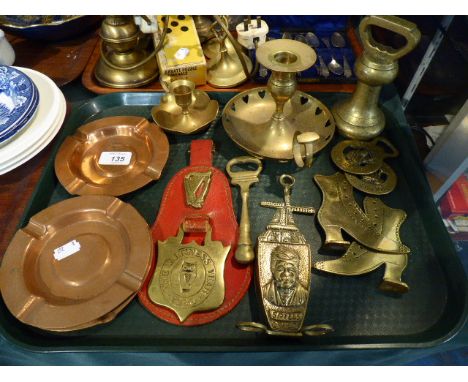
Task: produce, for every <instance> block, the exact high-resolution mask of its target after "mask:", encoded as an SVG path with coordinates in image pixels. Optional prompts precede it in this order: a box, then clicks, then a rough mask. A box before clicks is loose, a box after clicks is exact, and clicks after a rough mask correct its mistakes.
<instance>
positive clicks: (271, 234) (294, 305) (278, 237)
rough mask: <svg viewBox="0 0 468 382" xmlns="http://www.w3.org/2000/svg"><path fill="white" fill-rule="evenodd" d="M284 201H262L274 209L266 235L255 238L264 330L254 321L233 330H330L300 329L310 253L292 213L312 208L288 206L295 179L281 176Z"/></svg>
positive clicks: (322, 330)
mask: <svg viewBox="0 0 468 382" xmlns="http://www.w3.org/2000/svg"><path fill="white" fill-rule="evenodd" d="M279 182H280V184H281V185H282V186H283V188H284V202H283V203H275V202H262V203H261V205H262V206H263V207H270V208H276V209H277V211H276V212H275V215H274V216H273V219H272V221H271V223H270V224H269V225H268V226H267V230H266V232H264V233H263V234H261V235H260V236H259V238H258V250H257V281H258V286H259V288H260V294H261V300H262V306H263V309H264V313H265V316H266V319H267V321H268V327H267V326H266V325H263V324H261V323H256V322H240V323H238V324H237V327H238V328H239V329H241V330H243V331H247V332H260V333H266V334H269V335H273V336H292V337H300V336H303V335H309V336H318V335H323V334H326V333H329V332H331V331H333V328H332V327H331V326H329V325H325V324H323V325H308V326H303V323H304V319H305V316H306V313H307V306H308V301H309V294H310V280H311V268H312V253H311V249H310V245H309V244H308V243H307V241H306V240H305V238H304V236H303V235H302V233H301V232H300V231H299V228H298V227H297V226H296V225H295V223H294V219H293V216H292V214H293V212H299V213H306V214H313V213H314V212H315V210H314V209H313V208H312V207H298V206H292V205H291V189H292V186H293V185H294V182H295V179H294V178H293V177H292V176H290V175H282V176H281V177H280V180H279Z"/></svg>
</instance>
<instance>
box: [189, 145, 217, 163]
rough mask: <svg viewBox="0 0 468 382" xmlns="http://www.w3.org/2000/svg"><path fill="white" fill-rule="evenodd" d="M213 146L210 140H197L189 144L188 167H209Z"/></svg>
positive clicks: (211, 160) (211, 161)
mask: <svg viewBox="0 0 468 382" xmlns="http://www.w3.org/2000/svg"><path fill="white" fill-rule="evenodd" d="M213 150H214V145H213V141H212V140H211V139H197V140H196V141H192V143H191V144H190V166H210V167H211V165H212V163H213Z"/></svg>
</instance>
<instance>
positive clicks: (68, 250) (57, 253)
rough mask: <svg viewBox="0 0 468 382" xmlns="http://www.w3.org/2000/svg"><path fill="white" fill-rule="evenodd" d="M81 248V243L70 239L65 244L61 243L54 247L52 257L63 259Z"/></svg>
mask: <svg viewBox="0 0 468 382" xmlns="http://www.w3.org/2000/svg"><path fill="white" fill-rule="evenodd" d="M80 249H81V245H80V243H79V242H78V241H76V240H72V241H70V242H68V243H67V244H64V245H62V246H61V247H58V248H56V249H54V257H55V259H56V260H59V261H60V260H63V259H65V258H67V257H68V256H71V255H73V254H74V253H76V252H78V251H79V250H80Z"/></svg>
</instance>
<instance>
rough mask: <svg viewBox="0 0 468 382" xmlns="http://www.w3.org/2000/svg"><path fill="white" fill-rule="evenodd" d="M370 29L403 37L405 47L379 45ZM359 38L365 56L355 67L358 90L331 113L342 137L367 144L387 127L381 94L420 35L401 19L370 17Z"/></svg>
mask: <svg viewBox="0 0 468 382" xmlns="http://www.w3.org/2000/svg"><path fill="white" fill-rule="evenodd" d="M371 26H377V27H380V28H383V29H386V30H389V31H391V32H394V33H397V34H399V35H401V36H403V37H404V38H405V39H406V44H405V45H404V46H403V47H402V48H400V49H394V48H392V47H389V46H385V45H383V44H380V43H378V42H377V41H375V39H374V38H373V37H372V32H371ZM359 34H360V36H361V40H362V44H363V47H364V52H363V53H362V55H361V56H360V57H359V58H358V59H357V61H356V64H355V66H354V72H355V73H356V76H357V78H358V83H357V86H356V90H355V92H354V93H353V96H352V97H351V98H350V99H347V100H344V101H341V102H339V103H337V104H336V105H334V106H333V108H332V113H333V116H334V117H335V121H336V125H337V128H338V131H339V132H340V134H342V135H344V136H345V137H348V138H353V139H361V140H368V139H372V138H374V137H376V136H378V135H379V134H380V133H381V132H382V130H383V129H384V127H385V116H384V113H383V112H382V110H381V109H380V108H379V106H378V101H379V95H380V90H381V89H382V86H383V85H386V84H389V83H391V82H393V80H395V78H396V76H397V74H398V60H399V59H400V58H402V57H403V56H405V55H406V54H408V53H409V52H411V51H412V50H413V49H414V48H415V47H416V45H417V44H418V42H419V39H420V37H421V32H420V31H419V29H418V28H417V26H416V24H414V23H412V22H409V21H407V20H404V19H401V18H399V17H395V16H367V17H365V18H364V19H363V20H362V21H361V23H360V24H359Z"/></svg>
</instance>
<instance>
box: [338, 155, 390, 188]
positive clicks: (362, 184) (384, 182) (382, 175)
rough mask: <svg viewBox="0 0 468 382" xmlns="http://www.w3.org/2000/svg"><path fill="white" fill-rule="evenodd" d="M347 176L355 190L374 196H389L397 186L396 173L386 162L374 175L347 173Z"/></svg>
mask: <svg viewBox="0 0 468 382" xmlns="http://www.w3.org/2000/svg"><path fill="white" fill-rule="evenodd" d="M345 176H346V179H347V180H348V182H349V183H351V185H352V186H353V187H354V188H357V189H358V190H359V191H362V192H366V193H368V194H372V195H385V194H389V193H390V192H392V191H393V190H394V189H395V187H396V184H397V176H396V174H395V171H393V170H392V168H391V167H390V166H389V165H388V164H386V163H385V162H383V163H382V167H381V168H379V169H378V170H377V171H376V172H374V173H372V174H367V175H354V174H349V173H347V172H346V173H345Z"/></svg>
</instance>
